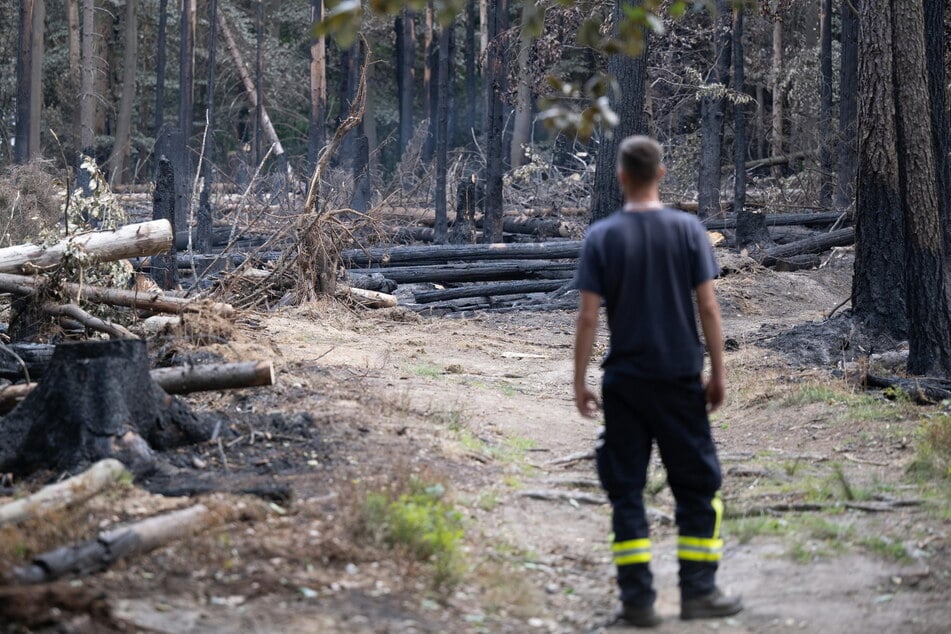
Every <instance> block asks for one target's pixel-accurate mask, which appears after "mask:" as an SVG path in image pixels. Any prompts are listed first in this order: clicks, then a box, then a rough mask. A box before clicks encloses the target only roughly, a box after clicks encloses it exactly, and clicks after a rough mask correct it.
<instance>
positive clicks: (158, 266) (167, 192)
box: [151, 155, 188, 290]
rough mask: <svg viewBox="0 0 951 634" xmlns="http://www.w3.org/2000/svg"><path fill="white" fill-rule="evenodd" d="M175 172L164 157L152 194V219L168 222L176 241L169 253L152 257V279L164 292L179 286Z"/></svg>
mask: <svg viewBox="0 0 951 634" xmlns="http://www.w3.org/2000/svg"><path fill="white" fill-rule="evenodd" d="M177 202H178V199H177V198H176V196H175V171H174V169H173V168H172V163H171V161H169V160H168V159H167V158H166V157H165V156H164V155H163V156H162V157H161V158H160V159H159V162H158V174H157V176H156V179H155V192H154V193H153V194H152V219H153V220H168V221H169V223H171V225H172V233H173V235H175V238H176V239H175V240H173V241H172V247H171V248H170V249H169V250H168V253H160V254H157V255H153V256H152V271H151V274H152V279H153V280H155V283H156V284H158V285H159V287H160V288H162V289H164V290H169V289H172V288H175V287H177V286H178V267H177V266H175V250H176V249H177V248H179V247H178V235H177V234H175V216H176V212H175V204H176V203H177ZM187 247H188V237H187V236H186V238H185V248H187Z"/></svg>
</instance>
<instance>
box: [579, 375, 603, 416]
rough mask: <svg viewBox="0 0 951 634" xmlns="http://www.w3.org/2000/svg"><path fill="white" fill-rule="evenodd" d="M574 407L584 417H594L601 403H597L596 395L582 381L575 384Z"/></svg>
mask: <svg viewBox="0 0 951 634" xmlns="http://www.w3.org/2000/svg"><path fill="white" fill-rule="evenodd" d="M575 407H577V408H578V413H579V414H581V415H582V416H584V417H585V418H594V417H595V416H596V415H597V413H598V409H599V408H600V407H601V404H600V403H598V397H597V396H596V395H595V393H594V392H592V391H591V390H590V389H589V388H588V386H587V385H585V384H584V383H581V384H576V385H575Z"/></svg>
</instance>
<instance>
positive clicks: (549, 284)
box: [413, 280, 565, 304]
mask: <svg viewBox="0 0 951 634" xmlns="http://www.w3.org/2000/svg"><path fill="white" fill-rule="evenodd" d="M564 284H565V282H564V280H530V281H519V282H504V283H499V284H473V285H469V286H460V287H459V288H447V289H445V290H437V291H422V292H419V293H414V294H413V298H414V299H415V300H416V303H417V304H430V303H432V302H444V301H448V300H451V299H463V298H466V297H492V296H498V295H520V294H523V293H526V294H527V293H549V292H551V291H557V290H558V289H559V288H561V287H562V286H564Z"/></svg>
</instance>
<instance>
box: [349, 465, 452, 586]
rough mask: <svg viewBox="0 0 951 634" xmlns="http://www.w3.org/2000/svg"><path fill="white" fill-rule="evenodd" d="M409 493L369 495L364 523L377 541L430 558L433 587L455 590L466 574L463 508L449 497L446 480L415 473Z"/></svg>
mask: <svg viewBox="0 0 951 634" xmlns="http://www.w3.org/2000/svg"><path fill="white" fill-rule="evenodd" d="M406 489H407V490H406V491H405V492H403V493H398V494H397V493H395V492H393V491H380V492H374V493H370V494H368V495H367V496H366V499H365V500H364V504H363V514H362V515H363V516H362V524H363V528H364V530H365V533H366V534H367V535H368V536H369V537H370V539H372V540H373V541H374V542H376V543H378V544H380V545H383V546H385V547H388V548H390V549H393V550H395V551H399V552H402V553H405V554H406V555H407V556H409V557H411V558H413V559H415V560H417V561H420V562H424V563H425V564H426V565H427V566H428V567H429V569H430V571H431V573H432V585H433V589H434V590H437V591H442V592H445V591H449V590H451V589H452V588H454V587H455V586H456V585H458V584H459V582H460V581H461V580H462V575H463V572H464V569H465V562H464V557H463V552H462V539H463V535H464V530H463V522H462V514H461V513H460V512H459V511H457V510H456V509H455V507H454V505H453V504H452V502H451V501H449V500H448V499H446V495H445V488H444V487H443V485H441V484H438V483H436V484H433V483H426V482H423V481H421V480H418V479H416V478H412V479H411V480H410V482H409V483H408V485H407V486H406Z"/></svg>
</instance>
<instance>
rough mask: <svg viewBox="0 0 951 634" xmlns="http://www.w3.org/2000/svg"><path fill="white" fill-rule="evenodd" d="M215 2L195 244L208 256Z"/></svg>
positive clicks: (211, 1) (214, 2) (213, 1)
mask: <svg viewBox="0 0 951 634" xmlns="http://www.w3.org/2000/svg"><path fill="white" fill-rule="evenodd" d="M217 18H218V0H208V80H207V83H206V88H205V94H206V99H205V102H206V103H205V108H206V113H207V114H206V115H205V135H204V139H205V140H204V146H205V148H204V157H203V158H202V164H201V168H202V169H201V174H202V179H203V181H204V182H203V183H202V188H201V196H200V197H199V199H198V224H197V227H196V231H195V233H196V241H197V246H198V251H200V252H201V253H211V246H212V235H211V234H212V225H213V224H214V219H213V218H212V211H211V185H212V182H213V181H214V177H215V165H214V160H215V70H216V69H215V58H216V55H215V53H216V49H217V46H218V20H217Z"/></svg>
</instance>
